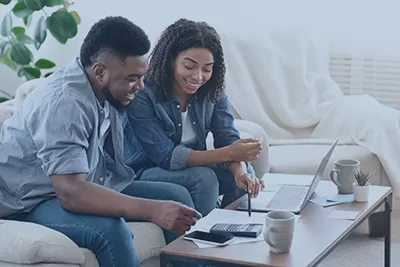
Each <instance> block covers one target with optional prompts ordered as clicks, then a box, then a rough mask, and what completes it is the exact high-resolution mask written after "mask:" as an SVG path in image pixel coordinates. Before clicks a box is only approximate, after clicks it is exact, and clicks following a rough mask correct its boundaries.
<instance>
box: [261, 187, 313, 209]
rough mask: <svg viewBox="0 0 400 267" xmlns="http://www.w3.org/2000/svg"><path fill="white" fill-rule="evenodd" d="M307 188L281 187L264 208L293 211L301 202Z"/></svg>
mask: <svg viewBox="0 0 400 267" xmlns="http://www.w3.org/2000/svg"><path fill="white" fill-rule="evenodd" d="M307 191H308V187H303V186H281V187H279V189H278V191H277V192H276V194H275V196H274V197H273V198H272V199H271V201H270V202H269V203H268V204H267V206H266V208H268V209H273V210H294V209H296V208H297V206H298V205H299V203H301V201H303V199H304V197H305V196H306V194H307Z"/></svg>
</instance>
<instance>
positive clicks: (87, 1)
mask: <svg viewBox="0 0 400 267" xmlns="http://www.w3.org/2000/svg"><path fill="white" fill-rule="evenodd" d="M396 2H397V1H395V0H393V1H382V0H381V1H369V2H368V0H364V1H361V0H360V1H356V0H351V1H349V0H331V1H323V0H319V1H317V0H315V1H310V0H308V1H300V0H293V1H285V0H245V1H243V0H202V1H189V0H186V1H184V0H169V1H166V0H144V1H135V0H113V1H99V0H76V1H75V5H74V6H73V9H75V10H77V11H78V13H79V14H80V15H81V19H82V23H81V25H79V29H78V35H77V37H76V38H75V39H73V40H70V41H69V42H68V43H67V44H66V45H60V44H58V43H57V42H56V41H55V40H54V38H53V37H52V36H50V35H49V36H48V39H47V40H46V43H45V44H44V45H43V46H42V48H41V50H40V51H39V52H38V56H46V57H47V58H49V59H51V60H53V61H54V62H56V63H57V64H64V63H66V62H68V61H69V60H70V59H72V58H73V57H75V56H76V55H78V53H79V46H80V44H81V42H82V40H83V38H84V36H85V34H86V33H87V31H88V30H89V28H90V26H91V25H92V24H93V23H95V22H96V21H97V20H99V19H100V18H102V17H105V16H107V15H121V16H125V17H127V18H129V19H131V20H132V21H133V22H135V23H136V24H138V25H139V26H141V27H143V28H144V29H145V30H146V32H147V33H148V35H149V36H150V38H151V40H152V41H154V40H155V39H156V38H157V37H158V35H159V34H160V32H161V31H162V30H163V29H164V28H165V27H166V26H168V25H169V24H170V23H172V22H173V21H175V20H177V19H179V18H181V17H185V18H188V19H193V20H204V21H207V22H209V23H210V24H212V25H213V26H215V27H216V28H217V29H219V30H223V31H226V32H236V33H243V34H255V35H260V34H264V33H266V32H268V31H270V30H274V29H278V28H281V27H291V26H296V27H301V28H303V29H305V30H306V31H308V32H309V33H310V34H311V35H312V36H314V37H315V38H316V39H318V41H320V42H321V44H328V41H329V40H331V39H336V40H343V39H346V40H353V41H357V42H361V43H365V44H371V43H378V44H379V45H382V46H383V45H384V46H385V47H386V48H388V45H389V44H391V45H392V47H400V46H399V43H400V41H399V39H400V32H399V30H398V27H399V25H400V16H399V15H398V11H399V10H400V8H399V7H400V3H396ZM100 3H101V4H100ZM100 5H102V6H100ZM0 12H3V13H0V15H1V14H4V12H5V10H4V7H2V9H0ZM1 18H2V17H1ZM399 50H400V48H399ZM0 77H1V79H0V89H3V90H6V91H8V92H11V93H13V92H14V90H15V88H16V87H17V86H18V85H19V84H20V83H21V82H22V80H19V79H18V78H17V77H16V75H15V73H13V72H11V71H10V70H8V69H7V67H5V66H2V65H0Z"/></svg>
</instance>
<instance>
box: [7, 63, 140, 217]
mask: <svg viewBox="0 0 400 267" xmlns="http://www.w3.org/2000/svg"><path fill="white" fill-rule="evenodd" d="M104 118H105V116H104V110H103V108H102V107H101V105H100V103H99V102H98V100H97V98H96V97H95V95H94V92H93V90H92V88H91V86H90V83H89V81H88V79H87V77H86V74H85V72H84V70H83V67H82V65H81V64H80V60H79V59H75V60H73V61H72V62H71V63H70V64H69V65H67V66H65V67H62V68H60V69H59V70H57V71H56V72H54V74H53V75H51V76H49V77H48V78H46V79H45V80H43V81H42V82H41V83H40V84H39V85H38V86H37V87H36V89H35V90H33V91H32V93H30V94H29V95H28V96H27V98H26V99H25V100H24V102H23V104H22V105H21V107H20V108H19V109H18V110H17V111H16V113H15V114H14V115H13V116H12V117H11V118H10V119H8V120H7V121H6V122H5V123H4V125H3V127H2V128H1V129H0V218H3V217H7V216H9V215H14V214H18V213H21V212H29V211H30V210H31V209H33V208H34V207H35V206H37V205H38V204H39V203H41V202H43V201H45V200H48V199H52V198H55V197H56V195H55V192H54V189H53V186H52V183H51V181H50V178H49V176H51V175H55V174H59V175H61V174H76V173H85V174H87V180H88V181H89V182H93V183H97V184H99V185H103V186H105V187H108V188H111V189H114V190H116V191H122V190H123V189H124V188H125V187H126V186H128V185H129V184H130V183H131V182H132V180H133V179H134V172H133V170H132V169H131V168H129V167H127V166H125V165H124V164H123V157H124V155H123V132H122V127H121V123H122V122H121V115H120V114H119V113H118V112H117V110H116V109H114V108H112V107H110V109H109V119H110V123H111V124H110V131H109V133H108V135H107V138H106V140H105V144H104V150H103V149H101V147H100V146H101V140H100V125H101V123H102V121H103V120H104Z"/></svg>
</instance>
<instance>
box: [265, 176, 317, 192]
mask: <svg viewBox="0 0 400 267" xmlns="http://www.w3.org/2000/svg"><path fill="white" fill-rule="evenodd" d="M313 179H314V175H303V174H284V173H266V174H264V175H263V177H262V180H263V181H264V184H265V185H266V188H267V187H268V186H270V185H271V187H272V185H305V186H309V185H311V184H312V181H313ZM271 187H270V188H268V189H267V190H268V191H269V190H271ZM272 188H273V187H272ZM265 190H266V189H264V191H265Z"/></svg>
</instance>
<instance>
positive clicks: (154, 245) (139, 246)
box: [128, 222, 166, 262]
mask: <svg viewBox="0 0 400 267" xmlns="http://www.w3.org/2000/svg"><path fill="white" fill-rule="evenodd" d="M128 227H129V228H130V229H131V231H132V233H133V237H134V240H133V244H134V246H135V249H136V253H137V255H138V257H139V261H140V262H143V261H145V260H147V259H149V258H151V257H154V256H158V255H160V252H161V249H162V248H163V247H165V245H166V243H165V237H164V232H163V230H161V228H160V227H158V226H157V225H155V224H153V223H144V222H129V223H128Z"/></svg>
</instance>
